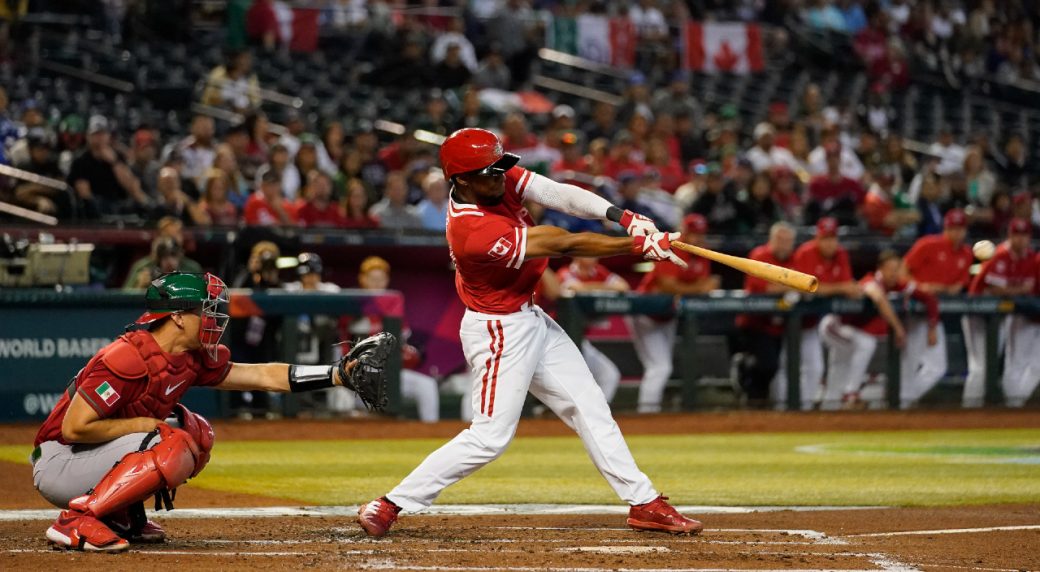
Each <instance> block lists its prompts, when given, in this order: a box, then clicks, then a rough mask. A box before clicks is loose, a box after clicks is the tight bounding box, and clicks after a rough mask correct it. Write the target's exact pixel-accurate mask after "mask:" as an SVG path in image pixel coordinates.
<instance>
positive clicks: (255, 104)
mask: <svg viewBox="0 0 1040 572" xmlns="http://www.w3.org/2000/svg"><path fill="white" fill-rule="evenodd" d="M202 103H203V105H212V106H214V107H223V108H226V109H230V110H232V111H235V112H238V113H246V112H248V111H251V110H253V109H257V108H259V107H260V84H259V83H258V81H257V79H256V74H255V73H253V56H252V54H250V53H249V51H247V50H237V51H232V52H231V53H229V54H228V55H227V59H226V60H225V63H224V64H223V65H219V66H217V67H215V68H213V70H212V71H210V72H209V75H208V76H206V90H205V91H204V92H203V93H202Z"/></svg>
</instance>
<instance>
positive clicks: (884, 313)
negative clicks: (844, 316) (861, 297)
mask: <svg viewBox="0 0 1040 572" xmlns="http://www.w3.org/2000/svg"><path fill="white" fill-rule="evenodd" d="M863 294H865V295H866V296H867V298H870V300H871V301H872V302H874V306H875V307H877V311H878V314H881V317H882V318H884V320H885V321H886V322H888V325H889V327H890V328H892V335H893V336H894V337H895V339H896V347H900V348H901V347H903V343H904V341H905V340H906V330H904V329H903V323H902V322H901V321H899V316H897V315H896V311H895V310H893V309H892V304H890V303H889V302H888V297H887V296H886V295H885V291H884V290H883V289H882V288H881V286H878V285H877V283H870V284H867V285H866V286H864V287H863Z"/></svg>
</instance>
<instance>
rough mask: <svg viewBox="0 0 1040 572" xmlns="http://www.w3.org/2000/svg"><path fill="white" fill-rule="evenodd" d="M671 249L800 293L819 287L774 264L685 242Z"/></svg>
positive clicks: (675, 243)
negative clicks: (712, 261)
mask: <svg viewBox="0 0 1040 572" xmlns="http://www.w3.org/2000/svg"><path fill="white" fill-rule="evenodd" d="M672 248H674V249H678V250H682V251H683V252H689V253H690V254H696V255H697V256H700V257H701V258H707V259H708V260H714V261H715V262H718V263H719V264H725V265H726V266H729V267H730V268H735V269H737V270H739V271H741V272H743V273H744V274H750V275H751V276H754V277H755V278H761V279H763V280H768V281H770V282H773V283H774V284H780V285H781V286H789V287H791V288H794V289H795V290H801V291H802V292H815V291H816V287H817V286H819V280H817V279H816V277H815V276H813V275H812V274H806V273H804V272H798V271H797V270H791V269H790V268H783V267H781V266H776V265H775V264H769V263H768V262H759V261H758V260H751V259H750V258H741V257H740V256H730V255H729V254H722V253H721V252H715V251H714V250H708V249H707V248H701V247H699V246H693V245H692V244H686V243H685V242H679V241H678V240H673V241H672Z"/></svg>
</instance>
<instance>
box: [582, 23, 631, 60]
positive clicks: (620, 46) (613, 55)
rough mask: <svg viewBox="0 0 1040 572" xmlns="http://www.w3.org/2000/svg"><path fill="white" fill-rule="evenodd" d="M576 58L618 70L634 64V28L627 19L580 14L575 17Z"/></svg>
mask: <svg viewBox="0 0 1040 572" xmlns="http://www.w3.org/2000/svg"><path fill="white" fill-rule="evenodd" d="M576 28H577V30H576V31H577V34H576V37H577V42H576V43H577V49H578V55H579V56H581V57H583V58H585V59H589V60H592V61H594V62H599V63H601V64H607V65H612V66H616V67H620V68H631V67H634V66H635V64H636V41H637V40H638V37H637V36H636V28H635V26H634V25H633V24H632V22H631V21H630V20H629V19H628V18H608V17H607V16H602V15H598V14H583V15H581V16H578V18H577V26H576Z"/></svg>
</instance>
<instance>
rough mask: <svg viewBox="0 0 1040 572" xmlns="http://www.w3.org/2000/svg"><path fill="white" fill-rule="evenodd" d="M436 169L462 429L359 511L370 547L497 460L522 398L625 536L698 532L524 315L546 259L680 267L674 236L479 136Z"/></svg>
mask: <svg viewBox="0 0 1040 572" xmlns="http://www.w3.org/2000/svg"><path fill="white" fill-rule="evenodd" d="M440 158H441V166H442V168H443V170H444V177H445V179H447V180H448V181H449V182H450V183H451V184H452V191H451V199H450V202H449V205H448V226H447V237H448V245H449V248H450V252H451V257H452V261H453V262H454V264H455V268H456V273H455V286H456V289H457V290H458V293H459V297H460V298H461V299H462V302H463V304H465V306H466V308H467V309H466V313H465V315H464V316H463V318H462V323H461V326H460V332H459V333H460V337H461V339H462V347H463V351H464V353H465V356H466V360H467V361H468V362H469V366H470V371H471V372H472V375H473V393H472V400H473V422H472V424H471V425H470V427H469V428H468V429H466V430H465V431H463V432H462V433H460V434H459V435H458V436H456V437H455V438H454V439H452V440H451V441H450V442H448V443H447V444H445V445H444V446H442V447H441V448H440V449H438V450H436V451H434V452H433V453H431V454H430V456H428V457H427V458H426V460H424V461H423V462H422V463H421V464H420V465H419V466H418V467H417V468H416V469H415V470H414V471H412V473H411V474H410V475H408V476H407V477H405V479H404V480H403V481H401V483H400V484H399V485H397V487H395V488H394V489H393V490H392V491H390V492H389V493H387V494H386V495H385V496H382V497H379V498H377V499H375V500H373V501H371V502H369V503H366V504H364V505H362V506H361V507H360V509H359V510H358V515H359V518H358V521H359V523H360V524H361V526H362V528H364V529H365V531H366V532H367V533H368V534H370V535H373V536H382V535H383V534H386V532H387V531H388V530H389V529H390V527H391V525H393V523H394V522H395V521H396V520H397V516H398V513H399V512H400V511H401V510H407V511H418V510H422V509H424V508H426V507H428V506H430V505H431V504H432V503H433V502H434V500H436V498H437V496H438V495H440V493H441V491H443V490H444V489H445V488H446V487H448V486H450V485H451V484H453V483H455V482H457V481H458V480H460V479H462V478H463V477H465V476H467V475H469V474H471V473H473V472H474V471H476V470H477V469H479V468H480V467H483V466H484V465H486V464H487V463H489V462H491V461H493V460H494V459H496V458H497V457H498V456H499V455H501V454H502V453H503V452H504V451H505V449H506V447H508V446H509V443H510V442H511V441H512V440H513V435H514V434H515V432H516V427H517V423H518V422H519V421H520V413H521V410H522V409H523V405H524V400H525V397H526V395H527V393H528V391H530V392H531V393H532V394H533V395H534V396H535V397H537V398H538V399H539V400H540V401H541V402H542V403H543V404H545V405H546V406H547V407H549V408H550V409H552V410H553V412H555V413H556V414H557V415H558V416H559V417H560V419H562V420H563V422H564V423H566V424H567V425H568V426H569V427H571V428H572V429H574V430H575V431H576V432H577V433H578V436H579V437H581V440H582V442H583V443H584V445H585V449H586V451H587V452H588V454H589V457H591V459H592V462H593V463H594V464H595V465H596V468H597V469H599V471H600V474H602V475H603V477H604V478H605V479H606V480H607V482H608V483H609V484H610V486H611V487H612V488H613V489H614V492H615V493H617V495H618V496H619V497H620V498H621V499H623V500H624V501H625V502H627V503H628V504H629V505H631V508H630V509H629V513H628V521H627V522H628V525H629V526H631V527H633V528H636V529H642V530H660V531H667V532H673V533H696V532H699V531H700V530H701V528H702V526H701V523H699V522H697V521H695V520H692V519H689V518H686V517H684V516H683V515H681V514H679V513H678V511H676V510H675V508H674V507H672V506H671V505H670V504H668V502H667V500H666V497H664V496H662V495H661V494H659V493H658V492H657V491H656V490H655V489H654V487H653V485H652V484H651V483H650V479H649V478H647V476H646V475H645V474H643V472H642V471H640V470H639V467H637V466H636V462H635V459H633V458H632V454H631V453H630V452H629V449H628V445H627V444H626V443H625V440H624V438H623V437H622V435H621V431H620V430H619V429H618V426H617V423H615V422H614V420H613V418H612V417H611V415H610V408H609V406H608V405H607V401H606V399H604V397H603V392H602V391H600V389H599V387H598V386H597V385H596V382H595V380H593V378H592V374H591V372H590V371H589V368H588V366H587V365H586V364H585V360H583V359H582V357H581V352H580V351H579V350H578V348H577V346H575V345H574V342H572V341H571V339H570V338H569V337H568V336H567V334H566V333H565V332H564V331H563V329H562V328H561V327H560V326H559V325H558V324H556V322H554V321H553V320H552V319H550V318H549V317H548V316H546V314H545V312H543V311H542V310H541V308H539V307H538V306H536V305H534V304H532V303H531V297H532V294H533V292H534V289H535V285H536V284H537V282H538V281H539V279H540V278H541V276H542V273H543V272H544V271H545V268H546V266H547V264H548V262H547V260H546V259H547V258H549V257H553V256H564V255H568V256H588V257H604V256H613V255H619V254H629V253H635V254H638V255H640V256H642V257H644V258H646V259H649V260H671V261H672V262H674V263H677V264H679V265H684V263H683V261H682V260H681V259H679V258H678V257H677V256H676V255H675V253H673V252H672V251H671V241H672V240H674V239H675V238H677V237H678V233H673V234H666V233H661V232H658V230H657V228H656V227H655V226H654V224H653V222H651V221H650V220H649V219H647V218H645V217H643V216H640V215H637V214H635V213H632V212H625V211H621V210H620V209H618V208H617V207H614V206H613V205H611V204H610V203H608V202H607V201H605V200H603V199H602V198H600V197H599V196H597V195H595V194H593V193H590V192H588V191H585V190H583V189H580V188H578V187H574V186H571V185H564V184H560V183H556V182H554V181H551V180H549V179H547V178H545V177H542V176H540V175H537V174H535V173H532V172H530V171H527V170H525V169H523V168H520V167H517V166H516V164H517V162H518V161H519V159H520V158H519V157H517V156H516V155H513V154H507V153H504V152H503V150H502V143H501V141H499V139H498V137H497V136H495V135H494V134H493V133H491V132H490V131H485V130H483V129H460V130H459V131H456V132H455V133H452V134H451V135H450V136H449V137H448V138H447V139H446V140H445V141H444V144H443V145H442V146H441V151H440ZM525 200H530V201H533V202H536V203H540V204H542V205H544V206H546V207H548V208H552V209H555V210H557V211H560V212H564V213H567V214H570V215H574V216H579V217H583V218H588V219H593V218H596V219H607V220H612V221H615V222H619V223H620V224H621V225H622V226H623V227H624V228H625V229H626V230H627V231H628V234H629V235H631V237H620V238H618V237H609V236H605V235H601V234H596V233H577V234H572V233H569V232H567V231H565V230H562V229H559V228H556V227H551V226H533V221H532V219H531V217H530V216H529V215H528V213H527V211H526V209H524V207H523V204H522V203H523V201H525Z"/></svg>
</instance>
